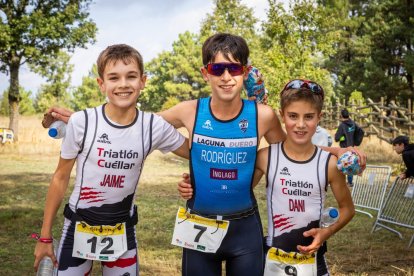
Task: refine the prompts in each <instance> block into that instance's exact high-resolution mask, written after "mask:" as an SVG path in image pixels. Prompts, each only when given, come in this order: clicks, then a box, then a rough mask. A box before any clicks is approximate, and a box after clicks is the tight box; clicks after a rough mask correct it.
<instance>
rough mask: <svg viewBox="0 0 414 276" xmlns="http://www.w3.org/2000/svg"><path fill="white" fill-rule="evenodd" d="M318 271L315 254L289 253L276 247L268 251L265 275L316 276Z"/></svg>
mask: <svg viewBox="0 0 414 276" xmlns="http://www.w3.org/2000/svg"><path fill="white" fill-rule="evenodd" d="M316 273H317V267H316V257H315V254H311V255H302V254H300V253H297V252H289V253H288V252H285V251H283V250H281V249H278V248H275V247H272V248H270V249H269V251H268V252H267V255H266V266H265V272H264V276H275V275H278V276H282V275H283V276H285V275H294V276H313V275H315V276H316V275H317V274H316Z"/></svg>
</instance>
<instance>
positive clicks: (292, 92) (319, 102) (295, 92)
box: [280, 87, 323, 113]
mask: <svg viewBox="0 0 414 276" xmlns="http://www.w3.org/2000/svg"><path fill="white" fill-rule="evenodd" d="M298 101H305V102H308V103H310V104H311V105H312V106H313V107H315V108H316V109H317V110H318V112H319V113H321V112H322V107H323V97H322V95H321V94H316V93H314V92H312V91H311V90H309V89H308V88H306V87H301V88H298V89H294V88H291V89H288V90H284V91H283V92H282V94H281V95H280V107H281V109H282V111H283V110H285V108H286V107H287V106H288V105H290V104H291V103H293V102H298Z"/></svg>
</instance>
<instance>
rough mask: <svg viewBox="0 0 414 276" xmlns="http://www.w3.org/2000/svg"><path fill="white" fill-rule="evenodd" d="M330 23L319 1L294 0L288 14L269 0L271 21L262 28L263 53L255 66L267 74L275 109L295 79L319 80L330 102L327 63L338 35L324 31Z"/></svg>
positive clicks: (330, 80)
mask: <svg viewBox="0 0 414 276" xmlns="http://www.w3.org/2000/svg"><path fill="white" fill-rule="evenodd" d="M329 20H330V17H329V15H327V14H326V13H325V11H324V10H322V9H319V8H318V4H317V3H316V1H299V0H296V1H292V2H291V5H290V8H289V10H287V11H286V10H285V8H284V7H283V5H282V4H281V3H278V1H276V0H270V1H269V10H268V14H267V21H266V22H264V23H263V25H262V28H263V35H262V39H261V51H262V54H261V55H260V56H258V57H257V59H256V60H255V61H254V64H256V65H257V66H258V68H261V69H262V71H263V74H264V76H265V81H266V86H267V89H268V90H269V91H270V97H269V104H270V105H271V106H273V107H277V106H278V104H279V92H280V90H281V89H282V88H283V85H284V84H285V83H286V82H288V81H289V80H290V79H294V78H306V79H311V80H314V81H317V82H318V83H319V84H321V85H322V86H323V87H324V90H325V94H326V99H327V100H330V96H331V95H332V94H333V89H332V78H331V74H330V72H329V71H328V70H327V69H326V68H324V66H323V64H324V61H325V57H326V56H328V55H330V54H332V53H334V49H333V47H332V46H331V45H332V44H333V40H334V39H335V37H336V36H337V34H336V33H335V31H330V32H326V31H323V30H324V29H325V26H326V25H328V24H329Z"/></svg>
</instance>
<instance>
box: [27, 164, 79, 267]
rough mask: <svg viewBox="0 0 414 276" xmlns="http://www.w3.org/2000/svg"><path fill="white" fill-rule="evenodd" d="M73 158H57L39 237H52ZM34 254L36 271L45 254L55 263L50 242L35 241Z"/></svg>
mask: <svg viewBox="0 0 414 276" xmlns="http://www.w3.org/2000/svg"><path fill="white" fill-rule="evenodd" d="M75 160H76V159H63V158H60V159H59V164H58V166H57V168H56V171H55V173H54V175H53V177H52V181H51V183H50V186H49V190H48V192H47V195H46V203H45V210H44V215H43V225H42V230H41V232H40V237H42V238H51V237H52V226H53V221H54V219H55V217H56V212H57V210H58V209H59V207H60V204H61V203H62V200H63V197H64V196H65V192H66V189H67V187H68V183H69V178H70V172H71V171H72V168H73V165H74V164H75ZM34 255H35V262H34V268H35V270H36V271H37V268H38V266H39V262H40V260H41V259H42V258H43V257H44V256H46V255H47V256H49V257H50V258H51V259H52V261H53V263H54V264H55V266H56V265H57V260H56V257H55V255H54V253H53V248H52V244H51V243H42V242H37V244H36V248H35V252H34Z"/></svg>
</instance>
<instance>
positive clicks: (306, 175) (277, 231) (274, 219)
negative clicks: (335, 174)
mask: <svg viewBox="0 0 414 276" xmlns="http://www.w3.org/2000/svg"><path fill="white" fill-rule="evenodd" d="M329 158H330V153H328V152H326V151H323V150H321V149H320V148H318V147H315V152H314V154H313V155H312V157H311V158H310V159H309V160H307V161H300V162H299V161H294V160H292V159H290V158H289V157H288V156H287V155H286V154H285V152H284V150H283V143H278V144H272V145H271V146H270V148H269V162H268V174H267V209H268V234H269V237H268V240H267V244H268V245H269V246H274V247H277V248H280V249H282V250H284V251H286V252H294V251H295V252H297V249H296V246H297V245H309V244H310V243H311V242H312V240H313V238H312V237H308V238H305V237H304V236H303V232H305V231H307V230H309V229H311V228H318V227H319V221H320V218H321V212H322V209H323V206H324V202H325V195H326V190H327V185H328V183H327V179H328V162H329ZM325 251H326V250H325Z"/></svg>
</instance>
